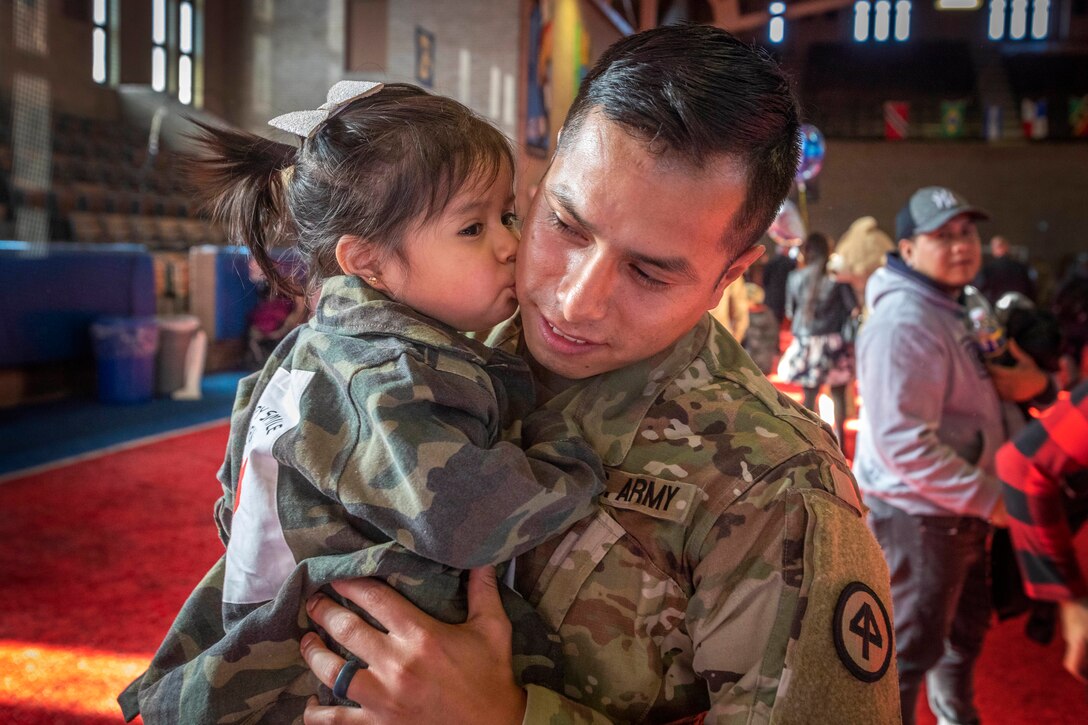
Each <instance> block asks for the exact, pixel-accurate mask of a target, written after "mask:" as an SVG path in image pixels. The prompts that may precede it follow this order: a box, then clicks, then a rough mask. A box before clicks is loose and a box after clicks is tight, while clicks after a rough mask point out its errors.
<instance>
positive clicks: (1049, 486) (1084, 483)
mask: <svg viewBox="0 0 1088 725" xmlns="http://www.w3.org/2000/svg"><path fill="white" fill-rule="evenodd" d="M1086 473H1088V381H1084V382H1082V383H1081V384H1080V385H1078V386H1077V387H1075V388H1074V389H1073V390H1072V392H1071V394H1070V396H1069V397H1068V398H1066V397H1064V395H1063V396H1062V397H1061V398H1060V399H1059V400H1058V402H1057V403H1055V404H1054V405H1053V406H1051V407H1050V408H1048V409H1047V410H1046V411H1045V412H1044V413H1043V414H1042V415H1041V416H1040V417H1039V418H1038V419H1037V420H1035V421H1033V422H1032V423H1031V424H1030V425H1028V426H1027V427H1026V428H1024V429H1023V430H1022V431H1020V433H1018V434H1017V435H1016V436H1015V437H1014V438H1013V439H1012V440H1011V441H1009V442H1008V443H1006V444H1005V445H1004V446H1002V448H1001V449H1000V451H998V454H997V474H998V477H999V478H1001V480H1002V482H1003V483H1004V485H1003V487H1002V488H1003V493H1004V497H1005V504H1006V507H1007V508H1008V513H1009V533H1010V534H1011V535H1012V541H1013V547H1014V548H1015V549H1016V555H1017V560H1018V561H1019V564H1020V570H1021V572H1022V573H1023V577H1024V590H1025V591H1026V592H1027V594H1028V596H1030V597H1032V598H1033V599H1040V600H1047V601H1056V602H1058V604H1059V606H1060V607H1061V621H1062V633H1063V635H1064V637H1065V642H1066V650H1065V661H1064V665H1065V669H1066V670H1068V671H1069V672H1070V673H1071V674H1072V675H1073V676H1074V677H1076V678H1078V679H1079V680H1081V681H1084V682H1088V584H1086V582H1085V579H1084V575H1083V574H1082V573H1081V569H1080V566H1079V565H1078V563H1077V557H1076V552H1075V551H1074V548H1073V533H1072V530H1071V528H1070V526H1069V522H1068V517H1067V515H1066V496H1067V493H1066V491H1067V490H1069V492H1070V493H1071V494H1072V495H1086V494H1088V475H1084V474H1086ZM1078 474H1080V475H1078ZM1070 489H1072V490H1070Z"/></svg>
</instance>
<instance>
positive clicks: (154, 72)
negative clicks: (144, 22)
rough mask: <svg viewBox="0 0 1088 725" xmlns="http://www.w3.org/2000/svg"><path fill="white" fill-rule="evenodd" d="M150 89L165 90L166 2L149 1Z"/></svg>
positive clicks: (163, 0)
mask: <svg viewBox="0 0 1088 725" xmlns="http://www.w3.org/2000/svg"><path fill="white" fill-rule="evenodd" d="M151 88H152V89H154V90H156V91H165V90H166V0H151Z"/></svg>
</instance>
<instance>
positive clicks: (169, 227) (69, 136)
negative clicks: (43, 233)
mask: <svg viewBox="0 0 1088 725" xmlns="http://www.w3.org/2000/svg"><path fill="white" fill-rule="evenodd" d="M10 117H11V113H10V107H9V105H8V104H7V101H6V100H0V238H5V237H6V238H11V237H12V233H13V231H14V225H13V223H12V222H13V219H14V215H15V212H16V210H17V209H18V208H20V207H30V208H37V209H45V210H46V211H47V213H48V216H49V220H50V223H49V236H50V241H74V242H84V243H92V244H101V243H138V244H143V245H145V246H146V247H147V248H148V249H149V250H151V251H157V250H166V251H171V250H173V251H177V250H184V249H186V248H188V247H189V246H192V245H194V244H217V245H223V244H226V243H227V237H226V234H225V232H224V230H222V229H221V228H219V227H218V225H215V224H213V223H211V222H210V221H208V220H207V219H204V218H201V217H200V216H199V215H198V210H197V209H196V208H194V206H193V203H192V201H191V199H190V195H189V190H188V189H187V186H186V182H185V179H184V178H183V177H182V175H181V173H180V172H179V171H178V169H177V163H176V162H177V155H176V154H175V153H173V152H172V151H171V150H170V149H167V148H160V149H159V151H158V153H156V154H155V155H154V156H152V155H150V154H149V152H148V143H147V132H146V131H145V130H143V129H139V128H134V127H132V126H129V125H126V124H125V123H124V122H122V121H120V120H101V119H92V118H85V117H81V116H76V115H72V114H68V113H63V112H58V113H55V114H54V116H53V129H52V143H53V148H52V152H53V153H52V169H51V172H52V174H51V183H50V187H49V188H48V190H36V189H22V188H18V186H17V185H15V184H13V183H12V179H11V167H12V150H11V142H10Z"/></svg>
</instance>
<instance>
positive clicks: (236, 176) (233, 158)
mask: <svg viewBox="0 0 1088 725" xmlns="http://www.w3.org/2000/svg"><path fill="white" fill-rule="evenodd" d="M195 123H196V124H197V126H199V127H200V131H199V132H198V133H196V134H194V135H193V137H192V138H193V140H195V141H196V142H197V144H199V145H200V146H201V147H202V149H203V152H204V153H203V154H201V155H200V156H198V157H196V158H192V159H190V160H189V163H188V164H187V165H188V171H189V175H190V178H191V180H192V182H193V185H194V187H195V189H196V193H197V194H198V196H200V197H202V199H203V201H204V206H205V208H207V209H208V211H209V212H210V213H211V216H212V218H213V219H215V220H216V221H217V222H219V223H221V224H224V225H226V227H227V229H228V230H229V234H230V238H231V239H241V240H242V241H244V242H245V245H246V246H247V247H249V250H250V252H251V253H252V254H253V259H254V261H256V262H257V265H258V266H259V267H260V268H261V271H262V272H264V274H265V277H266V278H267V279H268V284H269V287H270V288H271V292H272V294H277V293H281V294H287V295H292V296H295V295H300V294H302V289H301V287H300V285H299V283H298V281H297V280H295V279H294V278H293V277H291V276H290V275H286V274H283V273H282V272H280V270H279V269H278V268H277V266H276V263H275V260H273V259H272V256H271V255H270V254H269V251H268V250H269V247H270V245H271V244H272V243H274V242H275V241H276V240H277V239H279V238H282V237H284V236H286V237H287V238H293V237H294V234H293V231H292V228H291V226H292V223H291V219H290V214H289V213H288V212H287V205H286V203H285V198H284V193H285V186H286V180H287V177H286V172H287V170H288V169H290V167H291V166H292V165H293V164H294V163H295V158H296V156H297V155H298V149H296V148H295V147H294V146H289V145H287V144H282V143H276V142H275V141H269V140H268V139H265V138H262V137H260V136H257V135H254V134H251V133H246V132H244V131H235V130H230V129H224V128H216V127H214V126H210V125H207V124H204V123H200V122H195Z"/></svg>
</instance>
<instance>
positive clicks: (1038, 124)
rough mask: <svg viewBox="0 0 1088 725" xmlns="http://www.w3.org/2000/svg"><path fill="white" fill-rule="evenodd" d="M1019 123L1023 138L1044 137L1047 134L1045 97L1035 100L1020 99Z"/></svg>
mask: <svg viewBox="0 0 1088 725" xmlns="http://www.w3.org/2000/svg"><path fill="white" fill-rule="evenodd" d="M1020 123H1021V124H1022V125H1023V128H1024V137H1025V138H1030V139H1041V138H1046V137H1047V135H1048V134H1049V123H1047V114H1046V99H1045V98H1044V99H1042V100H1039V101H1036V100H1032V99H1031V98H1025V99H1024V100H1022V101H1020Z"/></svg>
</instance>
